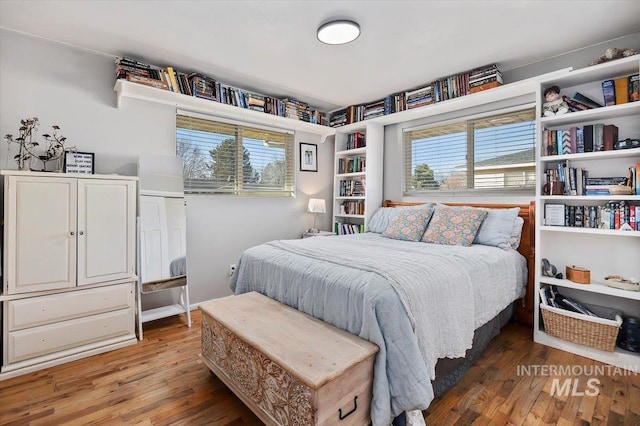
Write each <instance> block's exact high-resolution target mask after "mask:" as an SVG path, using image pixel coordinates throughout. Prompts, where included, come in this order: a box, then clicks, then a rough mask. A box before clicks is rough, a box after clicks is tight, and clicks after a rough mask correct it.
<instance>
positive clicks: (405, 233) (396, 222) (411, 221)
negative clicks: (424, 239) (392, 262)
mask: <svg viewBox="0 0 640 426" xmlns="http://www.w3.org/2000/svg"><path fill="white" fill-rule="evenodd" d="M432 213H433V209H432V208H431V207H428V208H420V209H401V210H399V211H398V213H397V214H396V215H395V216H394V217H393V219H391V223H390V224H389V226H388V227H387V229H385V230H384V232H383V233H382V236H384V237H388V238H393V239H396V240H406V241H420V237H421V236H422V234H423V233H424V230H425V228H426V227H427V225H428V224H429V219H430V218H431V214H432Z"/></svg>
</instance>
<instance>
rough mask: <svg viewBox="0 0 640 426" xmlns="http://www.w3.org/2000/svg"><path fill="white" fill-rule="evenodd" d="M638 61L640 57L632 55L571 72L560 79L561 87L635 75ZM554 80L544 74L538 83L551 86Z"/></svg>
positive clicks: (549, 75)
mask: <svg viewBox="0 0 640 426" xmlns="http://www.w3.org/2000/svg"><path fill="white" fill-rule="evenodd" d="M638 60H640V55H633V56H629V57H627V58H622V59H616V60H615V61H609V62H605V63H602V64H598V65H593V66H588V67H585V68H580V69H577V70H571V72H569V73H568V75H567V76H566V77H563V78H562V85H563V86H564V87H569V86H578V85H581V84H585V83H590V82H593V81H598V80H606V79H609V78H615V77H617V76H621V75H625V74H637V73H638ZM556 78H557V76H554V75H552V74H545V75H543V76H540V78H539V81H540V82H541V83H543V84H544V83H549V84H553V83H555V79H556ZM545 86H546V84H545Z"/></svg>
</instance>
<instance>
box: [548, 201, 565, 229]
mask: <svg viewBox="0 0 640 426" xmlns="http://www.w3.org/2000/svg"><path fill="white" fill-rule="evenodd" d="M564 209H565V205H564V204H545V205H544V224H545V225H547V226H564V222H565V217H564V215H565V210H564Z"/></svg>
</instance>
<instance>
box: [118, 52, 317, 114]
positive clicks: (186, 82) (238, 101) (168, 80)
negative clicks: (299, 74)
mask: <svg viewBox="0 0 640 426" xmlns="http://www.w3.org/2000/svg"><path fill="white" fill-rule="evenodd" d="M116 78H117V79H125V80H127V81H131V82H133V83H137V84H144V85H146V86H151V87H155V88H157V89H163V90H168V91H171V92H176V93H181V94H183V95H187V96H194V97H197V98H201V99H207V100H210V101H215V102H219V103H222V104H227V105H233V106H236V107H239V108H244V109H250V110H253V111H258V112H264V113H267V114H272V115H277V116H280V117H286V118H291V119H294V120H300V121H306V122H309V123H314V124H322V125H327V119H326V114H325V113H324V112H322V111H319V110H315V109H312V108H311V107H309V105H307V104H306V103H304V102H301V101H298V100H296V99H291V98H284V99H279V98H276V97H272V96H265V95H262V94H259V93H254V92H250V91H248V90H244V89H239V88H237V87H233V86H229V85H227V84H224V83H222V82H219V81H216V80H215V79H214V78H212V77H209V76H207V75H205V74H201V73H197V72H192V73H184V72H181V71H177V70H175V69H174V68H173V67H164V68H163V67H158V66H155V65H151V64H146V63H144V62H140V61H137V60H135V59H131V58H125V57H118V58H116Z"/></svg>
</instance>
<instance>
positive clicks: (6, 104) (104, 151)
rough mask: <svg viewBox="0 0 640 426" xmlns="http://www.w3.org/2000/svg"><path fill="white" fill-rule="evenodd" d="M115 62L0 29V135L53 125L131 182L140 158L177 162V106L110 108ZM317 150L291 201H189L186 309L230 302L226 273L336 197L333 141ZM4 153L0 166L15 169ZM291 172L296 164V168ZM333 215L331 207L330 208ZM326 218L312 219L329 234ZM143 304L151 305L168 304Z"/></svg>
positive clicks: (293, 233) (307, 223) (312, 139)
mask: <svg viewBox="0 0 640 426" xmlns="http://www.w3.org/2000/svg"><path fill="white" fill-rule="evenodd" d="M114 83H115V63H114V58H113V57H110V56H105V55H101V54H97V53H95V52H92V51H88V50H82V49H78V48H74V47H70V46H66V45H63V44H59V43H55V42H51V41H46V40H42V39H38V38H34V37H30V36H25V35H22V34H18V33H14V32H10V31H6V30H0V134H1V135H3V136H4V135H5V134H7V133H11V134H13V135H14V136H17V134H18V128H19V125H20V119H23V118H27V117H38V118H39V119H40V131H39V135H42V134H43V133H46V132H48V131H50V130H51V128H50V126H52V125H54V124H55V125H58V126H60V128H61V130H60V133H61V134H62V135H64V136H66V137H67V138H68V139H67V145H68V146H73V145H75V146H76V147H77V148H78V150H79V151H87V152H94V153H95V155H96V160H95V162H96V173H118V174H123V175H135V173H136V163H137V158H138V156H139V155H140V154H142V153H144V154H157V155H175V108H173V107H170V106H166V105H158V104H153V103H149V102H145V101H138V100H132V99H123V103H122V107H121V108H120V109H117V108H116V96H115V92H114V91H113V86H114ZM298 142H307V143H316V144H318V167H319V169H318V172H317V173H311V172H297V177H296V179H297V197H296V198H287V199H280V198H234V197H229V196H188V197H187V253H188V255H187V257H188V277H189V285H190V296H191V303H197V302H201V301H205V300H209V299H211V298H214V297H220V296H224V295H229V294H231V291H230V289H229V286H228V281H229V277H228V268H229V264H230V263H236V262H237V261H238V259H239V257H240V255H241V254H242V252H243V251H244V250H245V249H247V248H249V247H251V246H253V245H255V244H258V243H261V242H265V241H269V240H273V239H283V238H298V237H300V234H301V233H302V232H303V231H304V230H305V229H307V228H309V227H311V225H312V223H313V217H312V215H311V214H309V213H306V204H307V201H308V199H309V198H310V197H314V198H325V199H326V200H327V202H328V203H329V202H330V200H331V197H332V195H333V194H332V176H333V143H332V142H331V141H330V140H329V141H328V142H326V143H324V144H320V140H319V137H318V136H317V135H312V134H305V133H297V134H296V159H297V158H298V154H297V150H298V148H299V147H298ZM15 152H16V149H15V145H14V146H13V147H12V148H11V152H8V151H7V147H6V146H3V147H2V149H0V168H2V169H15V168H16V164H15V162H14V160H13V155H14V154H15ZM296 164H297V160H296ZM329 210H330V209H329ZM330 221H331V217H330V214H329V213H327V214H325V215H323V216H322V217H320V216H319V217H318V222H319V225H320V227H321V229H327V230H328V229H330ZM165 298H166V297H163V298H157V297H156V298H155V299H152V300H150V301H148V300H147V303H146V305H147V307H149V306H153V305H156V304H158V303H160V302H164V299H165Z"/></svg>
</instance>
